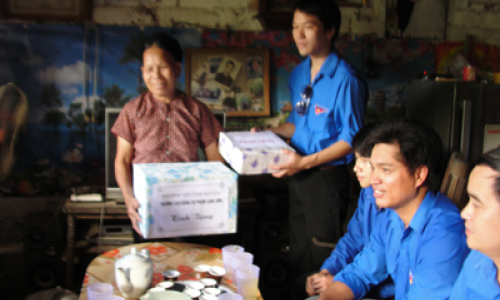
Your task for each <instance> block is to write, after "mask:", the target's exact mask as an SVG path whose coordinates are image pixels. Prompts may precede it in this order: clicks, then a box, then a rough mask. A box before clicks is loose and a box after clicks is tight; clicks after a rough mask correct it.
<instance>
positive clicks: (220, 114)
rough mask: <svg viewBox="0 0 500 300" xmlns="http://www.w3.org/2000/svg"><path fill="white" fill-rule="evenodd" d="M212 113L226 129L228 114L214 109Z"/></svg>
mask: <svg viewBox="0 0 500 300" xmlns="http://www.w3.org/2000/svg"><path fill="white" fill-rule="evenodd" d="M212 113H213V114H214V116H215V118H216V119H217V121H219V123H220V124H221V125H222V128H226V112H225V111H224V110H222V109H212Z"/></svg>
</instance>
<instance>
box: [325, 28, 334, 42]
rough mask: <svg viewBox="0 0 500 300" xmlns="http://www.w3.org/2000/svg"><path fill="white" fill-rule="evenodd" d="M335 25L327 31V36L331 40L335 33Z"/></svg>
mask: <svg viewBox="0 0 500 300" xmlns="http://www.w3.org/2000/svg"><path fill="white" fill-rule="evenodd" d="M335 30H336V29H335V27H333V28H332V29H328V30H327V31H326V36H327V37H328V38H329V39H330V40H331V39H333V36H334V35H335Z"/></svg>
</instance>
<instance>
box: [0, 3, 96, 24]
mask: <svg viewBox="0 0 500 300" xmlns="http://www.w3.org/2000/svg"><path fill="white" fill-rule="evenodd" d="M0 8H1V10H0V11H1V15H2V18H4V19H33V20H60V21H70V22H71V21H73V22H81V21H89V20H90V19H91V11H92V0H64V1H61V0H36V1H34V0H0Z"/></svg>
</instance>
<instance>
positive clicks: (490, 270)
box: [474, 251, 497, 282]
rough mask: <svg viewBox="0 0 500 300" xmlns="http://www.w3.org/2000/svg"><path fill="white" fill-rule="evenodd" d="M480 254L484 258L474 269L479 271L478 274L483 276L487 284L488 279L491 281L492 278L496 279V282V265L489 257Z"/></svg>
mask: <svg viewBox="0 0 500 300" xmlns="http://www.w3.org/2000/svg"><path fill="white" fill-rule="evenodd" d="M477 252H479V251H477ZM480 254H481V256H482V257H481V259H480V260H479V261H477V262H476V263H475V264H474V268H475V269H477V270H478V273H479V274H481V275H482V277H483V279H484V280H485V282H486V281H488V279H490V278H491V277H492V276H493V277H494V278H495V282H496V274H497V267H496V266H495V263H494V262H493V260H491V258H489V257H488V256H486V255H484V254H483V253H480Z"/></svg>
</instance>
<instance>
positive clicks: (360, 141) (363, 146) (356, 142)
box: [352, 123, 379, 157]
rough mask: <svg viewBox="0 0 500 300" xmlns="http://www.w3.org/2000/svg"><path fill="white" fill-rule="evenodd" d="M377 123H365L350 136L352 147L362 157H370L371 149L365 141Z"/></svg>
mask: <svg viewBox="0 0 500 300" xmlns="http://www.w3.org/2000/svg"><path fill="white" fill-rule="evenodd" d="M377 125H379V123H370V124H365V125H364V126H363V127H361V129H360V130H359V131H358V133H356V135H355V136H354V137H353V138H352V148H353V149H354V151H355V152H357V153H359V154H360V155H361V156H363V157H370V151H371V149H370V148H369V147H368V145H367V143H366V141H367V138H368V136H369V135H370V133H371V132H373V131H374V130H375V128H376V127H377Z"/></svg>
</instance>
